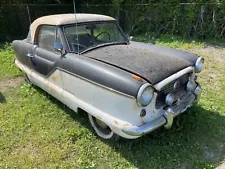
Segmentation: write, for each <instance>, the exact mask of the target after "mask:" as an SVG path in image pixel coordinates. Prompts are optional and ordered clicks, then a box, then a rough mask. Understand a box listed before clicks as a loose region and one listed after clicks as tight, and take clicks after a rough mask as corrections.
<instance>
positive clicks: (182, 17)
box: [0, 0, 225, 41]
mask: <svg viewBox="0 0 225 169" xmlns="http://www.w3.org/2000/svg"><path fill="white" fill-rule="evenodd" d="M72 2H73V1H71V0H48V1H46V0H36V1H34V0H11V1H4V3H5V4H8V5H3V6H1V7H0V25H1V27H0V32H1V34H0V41H11V40H13V39H17V38H19V39H21V38H25V37H26V36H27V32H28V29H29V24H30V21H29V16H28V10H27V9H29V14H30V18H31V21H33V20H35V19H36V18H38V17H40V16H44V15H50V14H56V13H71V12H74V10H73V9H74V8H73V5H72ZM182 2H183V4H182V3H181V1H178V0H172V1H168V0H161V1H156V0H149V1H147V0H142V1H138V4H139V5H138V4H137V1H134V0H107V1H97V0H85V1H83V0H76V8H77V12H79V13H83V12H84V13H97V14H105V15H110V16H112V17H114V18H116V19H117V20H119V21H120V24H121V26H122V27H123V29H124V30H125V32H127V33H130V34H131V33H132V34H140V33H145V32H148V33H150V32H151V33H156V34H158V35H161V34H172V35H179V36H182V37H185V38H197V39H210V38H217V39H224V37H225V25H224V23H225V18H224V15H225V10H224V9H225V1H221V2H219V1H217V0H211V1H206V0H193V1H182ZM186 2H187V3H186ZM145 3H148V5H146V4H145ZM185 3H186V4H185ZM10 4H18V5H14V6H12V5H10ZM23 4H24V5H23ZM25 4H33V5H28V6H26V5H25ZM45 4H58V5H54V6H52V5H45ZM63 4H70V5H63ZM96 4H97V5H96ZM143 4H145V5H143ZM27 7H28V8H27ZM18 14H19V15H18Z"/></svg>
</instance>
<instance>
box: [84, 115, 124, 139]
mask: <svg viewBox="0 0 225 169" xmlns="http://www.w3.org/2000/svg"><path fill="white" fill-rule="evenodd" d="M88 119H89V122H90V124H91V126H92V128H93V129H94V131H95V133H96V134H97V135H98V136H99V137H101V138H102V139H105V140H113V141H117V140H119V138H120V136H119V135H117V134H116V133H114V132H113V131H112V130H111V128H110V127H109V126H107V125H106V124H105V123H104V122H102V121H101V120H99V119H97V118H95V117H94V116H92V115H90V114H88Z"/></svg>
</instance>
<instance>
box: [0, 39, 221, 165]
mask: <svg viewBox="0 0 225 169" xmlns="http://www.w3.org/2000/svg"><path fill="white" fill-rule="evenodd" d="M170 38H171V37H170ZM136 40H142V41H146V42H149V41H152V39H150V38H148V37H147V38H146V37H145V38H144V40H143V37H137V38H136ZM154 42H155V43H156V44H160V45H164V46H170V47H175V48H181V49H184V50H188V51H190V52H194V53H198V54H200V55H202V56H203V57H205V59H206V64H205V70H204V71H203V72H202V73H201V74H200V75H199V78H198V79H199V81H200V83H201V84H202V87H203V89H204V92H203V94H202V98H201V100H200V103H199V104H198V105H196V106H194V107H192V108H191V109H189V110H188V111H187V112H186V113H185V114H183V115H182V116H181V117H180V119H179V121H177V124H175V125H174V126H173V128H172V129H171V130H165V129H160V130H157V131H155V132H153V133H151V134H149V135H146V136H144V137H142V138H139V139H136V140H125V139H121V140H119V141H118V142H109V141H103V140H101V139H100V138H99V137H97V136H95V134H94V133H93V132H92V129H91V127H90V125H89V124H88V121H87V118H86V117H85V116H83V115H82V114H81V115H79V114H76V113H74V112H73V111H72V110H70V109H68V108H67V107H65V106H64V105H63V104H61V103H60V102H59V101H57V100H56V99H54V98H53V97H51V96H49V95H48V94H47V93H46V92H44V91H42V90H41V89H39V88H37V87H34V86H30V85H28V84H25V82H22V83H15V85H14V86H9V87H8V88H7V89H6V90H4V92H3V94H4V96H5V97H6V100H7V102H6V103H4V104H1V103H0V168H144V169H145V168H151V169H153V168H156V169H159V168H188V169H189V168H190V169H194V168H196V169H199V168H215V167H216V166H218V165H219V164H220V163H222V162H223V161H224V160H225V101H224V100H225V69H224V65H225V49H224V48H222V47H221V48H214V47H212V48H209V47H206V44H204V43H198V42H193V41H192V42H184V41H182V40H181V39H177V38H174V39H173V38H172V40H171V39H170V40H168V38H164V39H163V38H161V39H157V40H156V41H154ZM13 58H14V53H13V52H12V50H11V47H10V46H9V45H7V46H6V47H3V48H2V49H1V50H0V84H3V83H4V82H6V81H10V80H12V81H13V79H12V78H15V77H17V76H20V75H22V74H21V72H19V71H18V70H17V69H16V67H15V66H14V63H13V62H12V60H13ZM2 65H3V66H2ZM0 91H1V85H0Z"/></svg>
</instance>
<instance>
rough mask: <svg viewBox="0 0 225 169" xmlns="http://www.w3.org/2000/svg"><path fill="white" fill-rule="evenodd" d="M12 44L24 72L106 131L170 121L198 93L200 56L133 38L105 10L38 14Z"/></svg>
mask: <svg viewBox="0 0 225 169" xmlns="http://www.w3.org/2000/svg"><path fill="white" fill-rule="evenodd" d="M12 46H13V49H14V50H15V53H16V59H15V64H16V65H17V67H18V68H19V69H20V70H21V71H23V72H24V74H25V78H26V80H27V81H28V82H29V83H32V84H33V85H36V86H38V87H40V88H41V89H43V90H44V91H46V92H47V93H49V94H50V95H52V96H53V97H55V98H56V99H58V100H59V101H61V102H62V103H63V104H65V105H66V106H68V107H69V108H71V109H72V110H73V111H74V112H78V111H79V110H82V112H85V113H87V115H88V116H87V117H88V121H89V122H90V124H91V126H92V127H93V130H94V131H95V133H96V134H97V135H98V136H100V137H101V138H103V139H112V140H114V139H118V138H119V137H123V138H126V139H136V138H138V137H141V136H143V135H145V134H148V133H150V132H152V131H154V130H156V129H158V128H160V127H163V126H164V127H165V128H167V129H169V128H171V126H172V124H173V122H174V118H175V117H176V116H178V115H180V114H181V113H183V112H185V111H186V110H187V108H189V107H191V106H192V105H194V104H196V103H197V102H198V100H199V98H200V96H201V92H202V88H201V86H200V85H199V83H198V82H197V76H196V75H197V73H199V72H201V71H202V69H203V67H204V58H202V57H201V56H198V55H196V54H193V53H188V52H185V51H181V50H176V49H172V48H166V47H161V46H157V45H154V44H146V43H141V42H135V41H131V38H129V37H128V36H126V35H125V33H124V32H123V31H122V29H121V28H120V26H119V24H118V22H117V21H116V20H115V19H114V18H112V17H109V16H104V15H97V14H84V13H79V14H78V13H77V14H57V15H49V16H43V17H40V18H38V19H36V20H35V21H34V22H33V23H32V24H31V25H30V29H29V33H28V36H27V38H26V39H24V40H15V41H13V43H12Z"/></svg>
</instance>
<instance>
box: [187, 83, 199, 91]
mask: <svg viewBox="0 0 225 169" xmlns="http://www.w3.org/2000/svg"><path fill="white" fill-rule="evenodd" d="M196 87H197V84H196V83H195V82H194V81H188V83H187V91H190V92H193V91H194V90H195V89H196Z"/></svg>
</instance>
